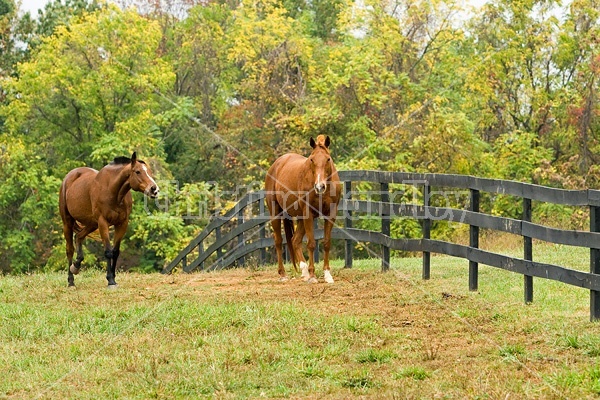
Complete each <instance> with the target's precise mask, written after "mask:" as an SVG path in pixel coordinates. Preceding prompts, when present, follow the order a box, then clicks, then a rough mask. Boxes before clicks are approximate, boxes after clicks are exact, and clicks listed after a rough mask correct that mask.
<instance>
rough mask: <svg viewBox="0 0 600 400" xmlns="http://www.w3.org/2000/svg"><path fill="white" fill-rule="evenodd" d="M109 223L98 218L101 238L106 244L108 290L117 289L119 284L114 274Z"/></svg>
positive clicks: (102, 218)
mask: <svg viewBox="0 0 600 400" xmlns="http://www.w3.org/2000/svg"><path fill="white" fill-rule="evenodd" d="M108 228H109V225H108V221H106V219H104V217H100V218H98V230H99V231H100V237H101V238H102V243H103V244H104V257H106V280H107V281H108V288H109V289H112V288H116V287H117V282H115V274H114V272H112V270H113V266H112V260H113V247H112V246H111V244H110V233H109V230H108Z"/></svg>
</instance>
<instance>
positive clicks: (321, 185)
mask: <svg viewBox="0 0 600 400" xmlns="http://www.w3.org/2000/svg"><path fill="white" fill-rule="evenodd" d="M325 189H327V185H325V184H324V183H317V184H315V192H316V193H317V194H318V195H322V194H323V193H325Z"/></svg>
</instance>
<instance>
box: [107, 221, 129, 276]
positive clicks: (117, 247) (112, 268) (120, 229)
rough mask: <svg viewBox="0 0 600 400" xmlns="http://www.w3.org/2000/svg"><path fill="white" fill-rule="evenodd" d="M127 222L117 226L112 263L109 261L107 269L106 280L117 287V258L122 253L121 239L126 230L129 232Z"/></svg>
mask: <svg viewBox="0 0 600 400" xmlns="http://www.w3.org/2000/svg"><path fill="white" fill-rule="evenodd" d="M127 223H128V221H127V220H125V223H123V224H121V225H118V226H115V238H114V246H113V249H112V263H111V262H110V261H109V267H108V268H107V270H106V280H107V281H108V287H109V288H110V287H116V286H117V282H116V281H115V277H116V276H117V259H118V258H119V254H120V253H121V240H122V239H123V236H125V232H127Z"/></svg>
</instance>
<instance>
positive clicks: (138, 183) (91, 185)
mask: <svg viewBox="0 0 600 400" xmlns="http://www.w3.org/2000/svg"><path fill="white" fill-rule="evenodd" d="M130 190H135V191H138V192H143V193H144V194H146V195H147V196H149V197H152V198H155V197H156V196H158V190H159V189H158V185H157V184H156V182H154V179H152V173H151V172H150V169H149V168H148V166H147V165H146V163H144V162H143V161H141V160H138V159H137V156H136V153H133V155H132V156H131V158H127V157H117V158H115V159H114V161H113V162H111V163H110V164H108V165H106V166H105V167H104V168H102V169H101V170H100V171H96V170H95V169H92V168H87V167H81V168H75V169H74V170H72V171H70V172H69V173H68V174H67V175H66V176H65V179H64V180H63V182H62V185H61V186H60V194H59V198H58V204H59V209H60V216H61V218H62V221H63V233H64V235H65V240H66V241H67V259H68V261H69V277H68V282H69V286H75V278H74V276H73V275H77V274H78V273H79V269H80V268H81V262H82V261H83V249H82V243H83V239H85V237H86V236H87V235H89V234H90V233H92V232H94V231H95V230H96V229H98V230H99V231H100V237H101V238H102V243H103V244H104V255H105V256H106V259H107V262H108V264H107V269H106V279H107V280H108V287H109V288H115V287H116V286H117V283H116V282H115V269H116V266H117V258H119V248H120V246H121V239H123V236H125V232H126V231H127V224H128V223H129V214H131V207H132V204H133V200H132V198H131V192H130ZM111 226H114V227H115V233H114V240H113V243H114V244H113V246H111V244H110V235H109V227H111ZM73 233H75V242H76V245H77V259H75V262H73V253H74V251H75V248H74V247H73Z"/></svg>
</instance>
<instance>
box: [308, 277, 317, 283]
mask: <svg viewBox="0 0 600 400" xmlns="http://www.w3.org/2000/svg"><path fill="white" fill-rule="evenodd" d="M306 283H319V281H318V280H317V278H315V277H314V276H313V277H312V278H308V279H307V281H306Z"/></svg>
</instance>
